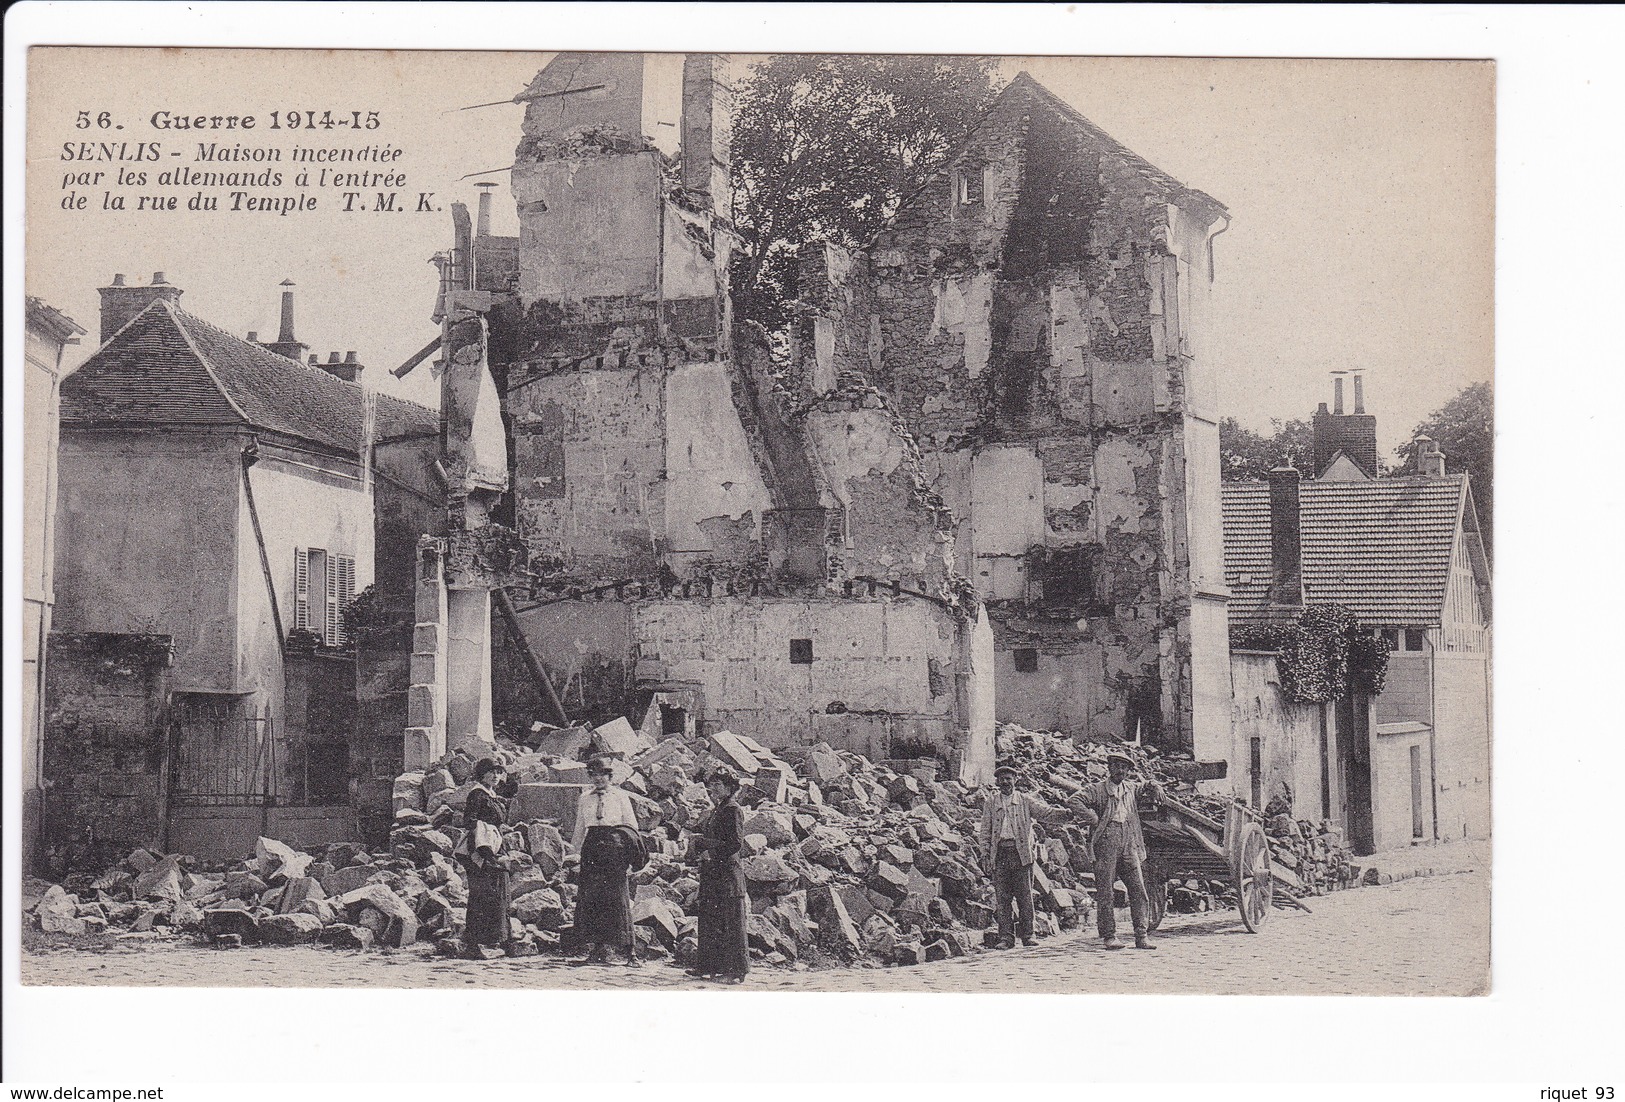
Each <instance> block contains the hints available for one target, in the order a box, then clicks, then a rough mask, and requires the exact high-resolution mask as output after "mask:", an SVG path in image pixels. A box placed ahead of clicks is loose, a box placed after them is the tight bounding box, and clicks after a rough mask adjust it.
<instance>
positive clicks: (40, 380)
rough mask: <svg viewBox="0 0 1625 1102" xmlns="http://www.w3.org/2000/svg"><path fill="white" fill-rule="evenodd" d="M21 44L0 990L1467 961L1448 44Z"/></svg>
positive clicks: (1447, 976) (1459, 217)
mask: <svg viewBox="0 0 1625 1102" xmlns="http://www.w3.org/2000/svg"><path fill="white" fill-rule="evenodd" d="M447 74H455V75H456V79H454V80H445V79H443V78H444V77H445V76H446V75H447ZM29 81H30V96H31V99H30V110H29V114H28V138H29V166H28V171H29V177H28V189H29V190H28V203H29V209H28V231H29V242H28V249H29V252H28V258H27V262H28V295H29V298H28V312H27V324H28V334H27V335H28V366H27V381H26V385H27V399H26V400H27V402H28V410H27V422H26V423H27V441H26V449H27V450H26V457H27V468H26V475H27V500H26V506H25V508H26V529H25V532H24V536H25V546H24V552H25V562H26V564H27V569H26V572H25V584H26V586H27V594H26V597H25V601H26V604H25V609H26V629H27V631H26V634H27V638H26V640H25V647H24V652H23V670H22V680H23V688H24V738H25V744H26V750H25V753H24V772H23V774H22V782H23V783H22V793H21V795H22V800H23V810H24V823H23V832H24V833H23V838H22V844H23V860H24V873H25V881H24V887H23V906H24V909H25V911H26V915H27V919H26V922H25V928H24V933H23V943H24V944H23V948H24V952H23V957H22V979H23V982H24V983H25V984H52V985H57V984H118V985H186V986H213V985H269V986H324V985H345V984H350V983H358V982H365V983H371V984H377V983H385V984H389V985H396V986H417V985H423V986H434V985H445V984H458V985H463V984H466V983H468V982H473V983H475V984H477V985H492V986H503V987H565V988H597V987H614V988H622V987H638V988H655V989H662V988H693V987H696V986H701V985H714V984H723V985H745V986H749V987H754V988H769V989H774V990H806V991H854V990H898V991H914V990H922V991H1034V992H1076V991H1083V992H1091V993H1110V992H1118V993H1140V994H1143V993H1153V992H1159V991H1161V992H1187V991H1191V990H1198V991H1203V992H1208V993H1215V994H1223V993H1230V994H1325V995H1373V994H1383V995H1482V994H1485V993H1487V992H1489V991H1490V990H1491V974H1490V967H1489V889H1490V866H1489V857H1490V848H1489V847H1490V839H1491V825H1492V824H1491V815H1490V806H1491V805H1490V793H1491V777H1490V749H1491V738H1492V730H1491V722H1490V714H1491V708H1490V699H1491V698H1490V686H1491V650H1492V647H1491V639H1492V616H1491V611H1492V607H1493V600H1492V594H1493V586H1492V580H1491V578H1492V573H1491V562H1492V554H1493V552H1492V544H1491V533H1492V524H1491V520H1492V511H1491V500H1492V496H1491V495H1492V487H1493V468H1492V447H1491V433H1492V424H1493V401H1492V385H1491V380H1492V376H1493V367H1494V364H1493V345H1492V340H1491V329H1490V318H1491V317H1492V311H1493V284H1492V232H1493V199H1494V158H1493V153H1494V113H1493V108H1494V89H1495V69H1494V64H1493V63H1492V62H1487V61H1476V62H1475V61H1462V62H1442V61H1440V62H1433V61H1410V62H1404V61H1320V62H1316V61H1283V60H1245V59H1206V60H1204V59H1156V58H1135V59H1126V58H1063V57H1045V58H1019V57H1018V58H1009V57H991V56H944V55H935V56H932V55H895V54H894V55H821V54H797V53H788V54H773V55H743V56H741V55H730V54H694V53H689V54H649V53H635V52H620V53H611V52H602V53H579V52H578V53H570V52H565V53H558V54H552V55H548V54H522V53H496V54H488V55H480V54H470V53H433V52H338V51H278V50H252V51H249V50H238V51H226V50H206V49H191V50H142V49H75V48H69V47H61V48H53V47H36V48H35V49H34V50H33V52H32V54H31V56H30V69H29ZM277 88H279V89H281V91H279V92H273V89H277ZM290 88H296V89H297V91H290V90H289V89H290ZM1148 89H1156V90H1157V94H1156V96H1155V97H1152V96H1150V95H1147V94H1143V93H1144V91H1145V90H1148ZM1306 89H1312V90H1313V91H1314V93H1315V95H1314V99H1315V106H1313V107H1312V108H1308V107H1305V106H1304V104H1303V100H1302V97H1303V95H1304V92H1305V90H1306ZM1191 101H1194V102H1191ZM1423 104H1425V105H1426V106H1427V110H1426V111H1423V110H1420V107H1421V105H1423ZM1170 155H1172V157H1173V159H1172V160H1171V161H1170V160H1169V156H1170ZM1300 162H1308V163H1307V164H1305V163H1300ZM1306 171H1308V172H1313V173H1314V174H1315V175H1316V176H1317V177H1318V183H1317V185H1316V186H1314V187H1309V186H1307V185H1306V183H1305V182H1304V176H1305V174H1306ZM1411 181H1415V182H1416V183H1417V184H1418V185H1420V186H1417V187H1414V188H1413V187H1409V186H1407V184H1408V183H1409V182H1411ZM1266 273H1267V274H1266ZM1377 318H1380V319H1381V320H1380V322H1376V321H1375V319H1377ZM1401 931H1402V934H1401ZM1334 947H1335V949H1336V950H1337V951H1335V952H1329V950H1331V949H1333V948H1334ZM1351 949H1352V951H1353V953H1354V954H1356V955H1357V956H1358V958H1359V961H1360V965H1359V967H1352V966H1351V965H1350V964H1349V963H1348V957H1349V955H1350V951H1351ZM1123 950H1126V953H1125V954H1124V955H1125V956H1128V957H1132V958H1135V959H1133V960H1132V963H1131V964H1130V965H1129V966H1127V967H1125V966H1124V965H1123V964H1122V963H1120V962H1119V960H1118V959H1117V957H1116V955H1117V953H1118V952H1119V951H1123ZM381 960H388V961H389V962H390V963H391V964H393V965H395V967H391V968H389V969H388V971H387V973H386V974H384V975H380V974H379V970H380V967H381V965H380V961H381Z"/></svg>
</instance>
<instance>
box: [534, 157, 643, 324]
mask: <svg viewBox="0 0 1625 1102" xmlns="http://www.w3.org/2000/svg"><path fill="white" fill-rule="evenodd" d="M513 194H514V200H515V201H516V202H517V203H518V205H519V295H520V298H521V299H522V300H523V301H524V303H525V304H526V305H527V306H528V305H529V304H530V303H532V302H535V301H537V300H538V299H543V300H547V301H549V302H561V303H563V302H581V301H582V300H584V299H590V298H597V297H622V296H636V297H653V296H654V295H655V293H656V291H657V289H658V287H659V283H660V272H659V263H660V242H661V240H662V228H661V212H660V204H661V201H662V200H661V198H660V164H659V154H658V153H656V152H654V151H652V150H650V151H645V152H641V153H625V154H616V155H613V156H593V155H587V156H578V157H560V158H555V159H549V160H544V161H531V162H521V163H519V164H516V165H515V166H514V168H513Z"/></svg>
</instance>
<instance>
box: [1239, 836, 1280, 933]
mask: <svg viewBox="0 0 1625 1102" xmlns="http://www.w3.org/2000/svg"><path fill="white" fill-rule="evenodd" d="M1234 872H1235V878H1236V909H1237V910H1239V911H1240V912H1241V921H1242V922H1243V923H1244V924H1245V925H1246V927H1247V929H1248V931H1249V932H1251V933H1255V934H1256V933H1258V928H1259V927H1260V926H1262V925H1264V922H1265V920H1266V919H1268V918H1269V915H1270V906H1271V905H1272V903H1273V902H1274V900H1275V877H1274V876H1273V875H1272V874H1271V873H1270V845H1269V840H1268V839H1266V838H1265V837H1264V828H1263V827H1261V826H1259V825H1258V824H1257V823H1248V824H1247V826H1246V828H1245V829H1244V830H1243V831H1242V835H1241V845H1240V846H1239V847H1238V853H1237V856H1236V867H1235V870H1234Z"/></svg>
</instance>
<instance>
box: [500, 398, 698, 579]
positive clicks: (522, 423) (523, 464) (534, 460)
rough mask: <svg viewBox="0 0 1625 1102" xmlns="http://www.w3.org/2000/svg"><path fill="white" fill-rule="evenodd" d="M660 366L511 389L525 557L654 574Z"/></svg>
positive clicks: (661, 527)
mask: <svg viewBox="0 0 1625 1102" xmlns="http://www.w3.org/2000/svg"><path fill="white" fill-rule="evenodd" d="M665 396H666V385H665V379H664V378H663V373H662V372H661V371H659V370H645V369H641V368H623V369H620V370H592V371H572V372H567V373H564V374H559V375H550V376H545V377H542V378H538V379H535V380H533V381H531V382H529V383H526V384H525V385H523V386H519V387H510V388H509V394H508V411H509V415H510V417H511V418H512V422H513V432H514V464H515V475H514V482H515V486H514V489H515V493H516V494H517V495H518V502H519V504H518V520H519V531H520V534H521V536H522V537H523V538H524V540H525V542H526V543H527V544H528V545H529V547H530V549H531V553H532V555H533V557H540V558H541V559H542V560H544V561H546V560H549V559H551V560H556V561H557V562H558V563H559V564H560V566H561V567H562V568H563V569H566V570H571V571H574V572H576V573H580V574H583V575H602V576H604V577H607V578H620V577H628V576H642V575H645V574H648V573H652V572H653V570H654V568H655V564H656V562H657V561H658V556H659V553H660V550H661V548H662V546H663V541H664V539H665V530H666V521H665V508H666V502H665V498H666V483H665V481H664V479H663V478H662V477H661V472H662V470H663V469H664V466H665V462H666V445H665V428H666V415H665V408H664V407H665Z"/></svg>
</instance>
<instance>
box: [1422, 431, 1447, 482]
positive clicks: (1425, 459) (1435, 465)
mask: <svg viewBox="0 0 1625 1102" xmlns="http://www.w3.org/2000/svg"><path fill="white" fill-rule="evenodd" d="M1416 469H1417V470H1418V471H1420V472H1421V474H1422V477H1424V478H1443V477H1444V452H1442V451H1440V450H1439V445H1438V443H1437V442H1436V441H1435V440H1433V439H1432V438H1431V437H1428V436H1418V437H1417V438H1416Z"/></svg>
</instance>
